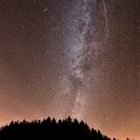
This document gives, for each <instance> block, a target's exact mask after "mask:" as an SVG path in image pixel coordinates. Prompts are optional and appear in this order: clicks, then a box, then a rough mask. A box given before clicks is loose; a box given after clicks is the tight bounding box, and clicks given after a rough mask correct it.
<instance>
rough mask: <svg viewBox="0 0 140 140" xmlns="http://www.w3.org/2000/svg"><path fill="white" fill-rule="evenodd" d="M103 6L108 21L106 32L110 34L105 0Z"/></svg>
mask: <svg viewBox="0 0 140 140" xmlns="http://www.w3.org/2000/svg"><path fill="white" fill-rule="evenodd" d="M103 6H104V16H105V22H106V34H107V36H109V27H108V17H107V9H106V3H105V0H103Z"/></svg>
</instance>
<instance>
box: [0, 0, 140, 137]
mask: <svg viewBox="0 0 140 140" xmlns="http://www.w3.org/2000/svg"><path fill="white" fill-rule="evenodd" d="M48 116H51V117H55V118H57V119H59V118H61V119H63V118H66V117H67V116H71V117H73V118H77V119H79V120H81V119H82V120H84V121H85V122H87V123H88V125H89V126H90V127H94V128H95V129H100V130H101V131H102V132H103V133H104V134H107V135H108V136H110V137H113V136H115V137H117V138H121V139H124V138H126V137H130V138H134V139H135V140H139V139H140V1H139V0H0V125H3V124H7V123H9V122H10V121H11V120H23V119H27V120H32V119H43V118H45V117H48Z"/></svg>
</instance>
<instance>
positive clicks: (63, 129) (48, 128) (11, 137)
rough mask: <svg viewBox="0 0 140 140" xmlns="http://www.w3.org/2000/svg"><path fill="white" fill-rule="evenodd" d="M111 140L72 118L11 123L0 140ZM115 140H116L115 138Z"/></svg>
mask: <svg viewBox="0 0 140 140" xmlns="http://www.w3.org/2000/svg"><path fill="white" fill-rule="evenodd" d="M53 139H56V140H57V139H58V140H59V139H60V140H111V139H110V138H108V137H107V136H104V135H103V134H102V133H101V132H100V131H99V130H98V131H96V130H94V129H93V128H92V129H90V128H89V127H88V125H87V124H85V123H84V122H83V121H81V122H78V121H77V119H74V120H72V119H71V118H70V117H68V118H66V119H64V120H58V121H56V120H55V119H54V118H53V119H51V118H50V117H48V118H47V119H44V120H42V121H40V120H39V121H37V120H34V121H32V122H27V121H26V120H23V121H22V122H19V121H16V122H13V121H12V122H11V123H10V124H9V125H6V126H4V127H2V128H1V130H0V140H53ZM113 140H116V139H115V138H114V139H113Z"/></svg>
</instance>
